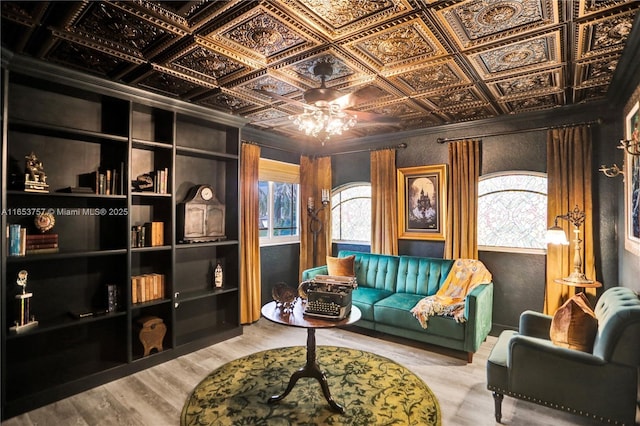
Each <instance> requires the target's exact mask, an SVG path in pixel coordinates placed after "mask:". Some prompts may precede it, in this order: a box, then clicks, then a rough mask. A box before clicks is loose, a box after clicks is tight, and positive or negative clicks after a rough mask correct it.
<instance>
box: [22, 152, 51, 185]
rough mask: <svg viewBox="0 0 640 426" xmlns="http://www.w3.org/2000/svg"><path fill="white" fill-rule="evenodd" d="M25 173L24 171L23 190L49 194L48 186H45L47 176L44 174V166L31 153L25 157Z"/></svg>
mask: <svg viewBox="0 0 640 426" xmlns="http://www.w3.org/2000/svg"><path fill="white" fill-rule="evenodd" d="M24 158H25V160H26V161H25V171H24V189H25V191H31V192H49V185H48V184H47V175H46V174H45V172H44V165H43V164H42V161H40V160H39V159H38V157H37V156H36V154H35V153H34V152H33V151H31V154H29V155H26V156H25V157H24Z"/></svg>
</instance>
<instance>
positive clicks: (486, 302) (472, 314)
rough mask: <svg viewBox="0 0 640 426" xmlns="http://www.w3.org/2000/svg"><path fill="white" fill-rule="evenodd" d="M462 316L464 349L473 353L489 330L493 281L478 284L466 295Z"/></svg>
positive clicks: (491, 313) (491, 314) (491, 315)
mask: <svg viewBox="0 0 640 426" xmlns="http://www.w3.org/2000/svg"><path fill="white" fill-rule="evenodd" d="M464 316H465V318H466V330H465V339H464V350H465V351H466V352H469V353H473V352H476V351H477V350H478V348H479V347H480V345H481V344H482V342H484V339H486V338H487V336H488V335H489V332H490V331H491V324H492V317H493V283H488V284H482V285H479V286H478V287H476V288H474V289H473V290H472V291H471V292H470V293H469V294H468V295H467V297H466V299H465V304H464Z"/></svg>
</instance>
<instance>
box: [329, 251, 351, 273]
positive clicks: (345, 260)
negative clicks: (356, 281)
mask: <svg viewBox="0 0 640 426" xmlns="http://www.w3.org/2000/svg"><path fill="white" fill-rule="evenodd" d="M355 259H356V256H355V255H351V256H347V257H331V256H327V270H328V271H329V275H336V276H339V277H354V276H355V275H356V273H355V269H354V268H355Z"/></svg>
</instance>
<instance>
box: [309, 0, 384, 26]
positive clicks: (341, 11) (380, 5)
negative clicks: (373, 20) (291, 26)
mask: <svg viewBox="0 0 640 426" xmlns="http://www.w3.org/2000/svg"><path fill="white" fill-rule="evenodd" d="M300 3H302V4H303V5H304V6H306V7H307V8H309V9H310V10H311V11H312V12H313V13H315V14H316V15H317V16H319V17H321V18H322V19H323V20H324V21H326V22H327V23H329V25H331V26H332V27H333V28H342V27H344V26H346V25H349V24H352V23H354V22H355V21H358V20H360V19H363V18H366V17H368V16H372V15H375V14H376V13H378V12H380V11H383V10H387V9H391V8H393V7H394V2H393V1H391V0H379V1H370V0H355V1H352V0H328V1H327V0H300Z"/></svg>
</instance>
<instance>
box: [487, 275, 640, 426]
mask: <svg viewBox="0 0 640 426" xmlns="http://www.w3.org/2000/svg"><path fill="white" fill-rule="evenodd" d="M594 313H595V315H596V317H597V319H598V331H597V334H596V337H595V342H594V345H593V351H592V352H591V353H587V352H581V351H578V350H574V349H567V348H564V347H560V346H556V345H554V344H553V343H552V342H551V340H550V339H549V329H550V326H551V319H552V317H551V316H549V315H544V314H541V313H537V312H533V311H525V312H523V313H522V315H521V317H520V324H519V330H518V331H517V332H516V331H512V330H508V331H503V332H502V333H501V334H500V337H499V338H498V340H497V342H496V344H495V346H494V347H493V349H492V351H491V354H490V355H489V359H488V361H487V388H488V389H489V390H491V391H493V397H494V401H495V418H496V421H497V422H498V423H500V421H501V418H502V412H501V404H502V399H503V396H504V395H508V396H511V397H514V398H519V399H523V400H526V401H530V402H533V403H536V404H541V405H545V406H548V407H552V408H555V409H559V410H564V411H568V412H571V413H574V414H577V415H582V416H587V417H590V418H592V419H595V420H599V421H602V422H607V423H610V424H615V425H634V424H635V417H636V405H637V395H638V368H639V367H640V300H639V299H638V295H637V294H636V293H634V292H633V291H632V290H631V289H628V288H624V287H614V288H610V289H608V290H606V291H605V292H604V293H603V294H602V296H601V297H600V299H599V300H598V302H597V304H596V307H595V309H594Z"/></svg>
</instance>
